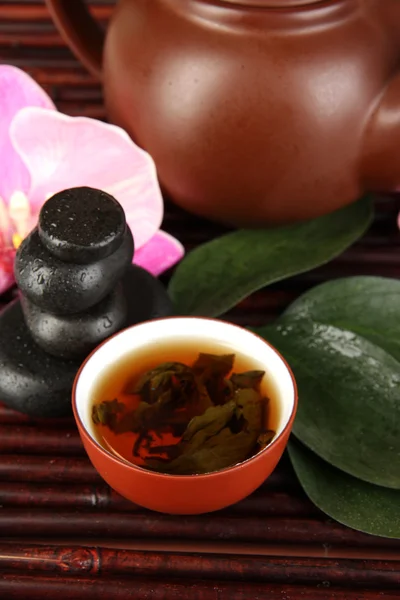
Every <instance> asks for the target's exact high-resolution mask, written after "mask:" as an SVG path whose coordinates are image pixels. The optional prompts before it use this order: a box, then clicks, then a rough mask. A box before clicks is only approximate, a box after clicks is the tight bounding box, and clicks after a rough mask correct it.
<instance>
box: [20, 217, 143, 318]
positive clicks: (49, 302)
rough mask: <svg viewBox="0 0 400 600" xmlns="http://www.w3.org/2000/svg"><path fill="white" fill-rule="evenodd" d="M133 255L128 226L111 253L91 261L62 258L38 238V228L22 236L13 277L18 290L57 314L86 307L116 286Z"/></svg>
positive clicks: (81, 309)
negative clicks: (50, 250)
mask: <svg viewBox="0 0 400 600" xmlns="http://www.w3.org/2000/svg"><path fill="white" fill-rule="evenodd" d="M132 257H133V238H132V234H131V232H130V229H129V228H128V227H127V228H126V231H125V235H124V238H123V241H122V244H121V245H120V246H119V248H118V249H117V250H116V251H115V252H114V253H113V254H111V255H110V256H107V257H106V258H102V259H100V260H98V261H96V262H94V263H91V264H86V265H82V264H73V263H67V262H63V261H61V260H60V259H58V258H56V257H55V256H53V255H52V254H51V253H50V252H49V251H48V250H47V248H45V247H44V246H43V244H42V243H41V241H40V238H39V234H38V230H37V228H36V229H34V230H33V231H32V233H31V234H30V235H29V236H28V237H26V238H25V240H24V241H23V242H22V244H21V246H20V247H19V249H18V252H17V256H16V259H15V266H14V272H15V279H16V281H17V284H18V287H19V288H20V290H21V292H22V293H23V294H24V295H25V296H26V297H27V298H28V299H29V300H31V302H33V303H35V304H37V305H38V306H40V308H43V309H44V310H47V311H49V312H52V313H54V314H59V315H68V314H74V313H78V312H81V311H85V310H87V309H89V308H90V307H91V306H94V305H95V304H97V303H98V302H100V301H101V300H103V298H105V297H106V296H107V295H108V294H109V293H110V292H111V291H112V290H113V289H114V288H115V286H116V284H117V283H118V281H119V280H120V278H121V277H122V275H123V274H124V272H125V270H126V269H127V267H128V266H129V265H130V264H131V262H132Z"/></svg>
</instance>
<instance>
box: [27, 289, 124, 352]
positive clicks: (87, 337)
mask: <svg viewBox="0 0 400 600" xmlns="http://www.w3.org/2000/svg"><path fill="white" fill-rule="evenodd" d="M21 305H22V310H23V313H24V316H25V322H26V324H27V326H28V329H29V331H30V333H31V336H32V337H33V339H34V340H35V342H36V343H37V344H38V345H39V346H40V347H41V348H42V350H44V351H45V352H48V353H49V354H52V355H53V356H56V357H59V358H67V359H84V358H85V357H86V356H87V355H88V354H90V352H91V351H92V350H94V348H96V346H98V345H99V344H100V342H102V341H103V340H105V339H106V338H108V337H109V336H110V335H112V334H113V333H115V332H116V331H118V330H119V329H121V328H122V327H124V325H125V323H126V321H127V305H126V300H125V295H124V291H123V287H122V285H121V284H120V283H119V284H118V285H117V287H116V289H115V291H114V292H112V293H111V294H109V295H108V296H106V297H105V298H104V300H102V301H101V302H99V304H96V305H95V306H93V307H92V308H90V309H89V310H87V311H84V312H81V313H77V314H75V315H54V314H52V313H49V312H47V311H45V310H43V309H42V308H39V307H38V306H37V305H36V304H33V303H32V302H31V301H30V300H28V299H27V298H24V297H21Z"/></svg>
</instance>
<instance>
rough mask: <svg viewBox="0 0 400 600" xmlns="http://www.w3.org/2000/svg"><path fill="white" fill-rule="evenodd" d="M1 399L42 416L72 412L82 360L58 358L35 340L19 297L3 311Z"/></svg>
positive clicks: (0, 353)
mask: <svg viewBox="0 0 400 600" xmlns="http://www.w3.org/2000/svg"><path fill="white" fill-rule="evenodd" d="M0 340H1V344H0V398H1V400H2V402H4V403H5V404H7V405H8V406H10V407H11V408H13V409H15V410H18V411H20V412H23V413H26V414H28V415H31V416H34V417H40V418H57V417H64V416H67V415H69V414H70V413H71V390H72V385H73V382H74V378H75V375H76V373H77V372H78V369H79V367H80V362H76V361H66V360H61V359H58V358H54V357H52V356H50V355H49V354H46V352H43V350H42V349H41V348H39V346H38V345H37V344H36V343H35V342H34V341H33V339H32V337H31V336H30V335H29V331H28V328H27V327H26V325H25V321H24V317H23V314H22V309H21V305H20V302H19V300H17V301H16V302H14V303H12V304H10V305H9V306H8V307H7V308H6V309H5V310H4V311H3V312H2V313H1V314H0Z"/></svg>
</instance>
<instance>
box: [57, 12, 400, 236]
mask: <svg viewBox="0 0 400 600" xmlns="http://www.w3.org/2000/svg"><path fill="white" fill-rule="evenodd" d="M47 3H48V5H49V8H50V9H51V12H52V15H53V17H54V20H55V22H56V23H57V25H58V27H59V28H60V31H61V32H62V33H63V35H64V37H65V39H66V40H67V41H68V42H69V44H70V46H71V48H72V50H73V51H74V52H75V54H76V55H77V56H78V57H79V58H80V59H81V61H82V62H83V63H84V64H85V65H86V66H87V67H88V69H89V70H90V71H91V72H92V73H93V74H95V75H96V76H98V77H99V78H101V79H102V81H103V83H104V91H105V100H106V106H107V109H108V114H109V116H110V118H111V120H112V121H113V122H114V123H116V124H118V125H120V126H122V127H123V128H125V129H126V130H127V131H128V132H129V134H130V135H131V136H132V137H133V139H134V140H135V141H136V142H137V143H138V144H139V145H140V146H142V147H143V148H144V149H145V150H147V151H148V152H149V153H150V154H151V155H152V156H153V158H154V160H155V163H156V166H157V169H158V174H159V177H160V181H161V184H162V186H163V188H164V190H165V191H166V193H167V194H168V195H169V196H171V197H172V198H173V200H174V201H175V202H176V203H177V204H179V205H181V206H182V207H184V208H185V209H187V210H189V211H191V212H194V213H196V214H198V215H203V216H206V217H209V218H212V219H216V220H220V221H225V222H229V223H232V224H235V225H241V226H260V225H265V224H269V223H280V222H288V221H295V220H298V219H308V218H312V217H316V216H318V215H321V214H324V213H327V212H330V211H333V210H335V209H337V208H339V207H341V206H344V205H345V204H348V203H350V202H352V201H354V200H355V199H357V198H358V197H359V196H360V195H362V194H363V193H364V192H366V191H374V190H379V191H381V190H382V191H383V190H386V191H392V190H395V189H396V188H398V187H399V186H400V1H399V0H120V1H119V2H118V4H117V6H116V9H115V12H114V16H113V19H112V21H111V24H110V26H109V30H108V34H107V36H104V34H103V33H102V31H101V29H100V27H99V26H98V25H97V24H96V23H95V21H94V20H93V19H92V18H91V17H90V16H89V13H88V12H87V10H86V9H85V7H84V5H83V2H81V1H78V0H72V1H71V0H47ZM103 47H104V60H103V61H102V56H103ZM102 62H103V65H101V63H102Z"/></svg>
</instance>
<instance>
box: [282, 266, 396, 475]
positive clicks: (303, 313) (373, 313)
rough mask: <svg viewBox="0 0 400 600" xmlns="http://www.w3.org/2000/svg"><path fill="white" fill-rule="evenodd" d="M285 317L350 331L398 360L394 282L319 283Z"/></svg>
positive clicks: (351, 279)
mask: <svg viewBox="0 0 400 600" xmlns="http://www.w3.org/2000/svg"><path fill="white" fill-rule="evenodd" d="M286 317H290V318H302V319H311V320H312V321H316V322H318V323H325V324H329V325H334V326H335V327H339V328H341V329H347V330H348V331H353V332H354V333H357V334H358V335H362V336H363V337H365V338H366V339H367V340H369V341H370V342H373V343H374V344H376V345H377V346H379V347H381V348H383V349H384V350H386V351H387V352H389V354H392V356H394V357H395V358H396V359H397V360H399V361H400V281H399V280H397V279H389V278H385V277H348V278H346V279H336V280H334V281H329V282H327V283H323V284H322V285H319V286H318V287H316V288H314V289H312V290H311V291H309V292H307V293H306V294H304V295H303V296H301V298H299V299H298V300H296V302H294V303H293V304H292V305H291V306H290V307H289V309H288V310H287V311H286V313H285V318H286ZM399 468H400V467H399Z"/></svg>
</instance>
